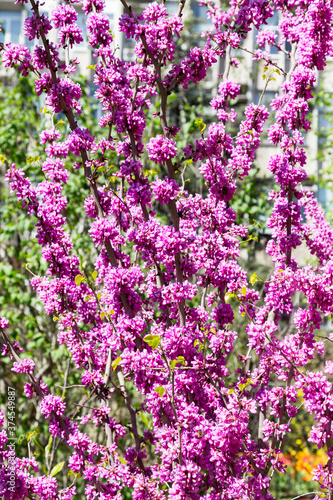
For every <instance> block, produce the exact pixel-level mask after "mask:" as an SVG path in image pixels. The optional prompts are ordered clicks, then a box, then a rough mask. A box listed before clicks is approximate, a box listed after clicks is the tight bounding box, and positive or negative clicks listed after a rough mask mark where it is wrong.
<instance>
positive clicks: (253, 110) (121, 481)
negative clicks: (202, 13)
mask: <svg viewBox="0 0 333 500" xmlns="http://www.w3.org/2000/svg"><path fill="white" fill-rule="evenodd" d="M23 1H25V2H26V1H27V0H23ZM120 1H121V3H122V6H123V11H124V14H123V15H122V16H121V18H120V21H119V29H120V31H122V32H123V33H124V36H125V37H126V38H131V39H133V41H134V58H133V61H124V60H121V59H119V57H118V55H117V50H115V48H114V44H113V38H112V34H111V32H110V28H109V21H108V17H107V16H106V15H105V14H104V13H103V9H104V3H103V1H102V0H83V1H82V3H80V2H77V0H73V1H69V0H68V1H66V2H64V3H59V4H58V5H57V6H56V7H55V8H54V10H53V12H52V15H51V16H50V17H48V16H47V15H46V14H44V13H42V12H41V8H42V4H40V3H39V2H38V1H36V0H30V4H31V10H32V15H31V16H30V17H28V18H27V19H26V20H25V23H24V32H25V35H26V36H27V37H28V39H29V40H30V41H33V40H36V41H37V42H36V44H35V46H34V48H33V49H32V50H29V49H28V48H27V46H25V45H12V44H7V45H4V44H1V52H2V61H3V65H4V66H5V67H16V68H18V70H19V72H21V74H22V75H23V76H26V75H28V74H29V73H31V74H34V75H35V77H36V81H35V90H36V95H37V96H41V95H43V96H44V98H45V106H46V107H47V109H48V110H49V111H50V112H51V114H53V117H54V118H55V119H54V121H53V122H52V124H53V123H56V120H57V117H58V115H60V116H59V117H58V118H59V119H60V118H61V117H63V118H62V119H63V120H66V121H67V122H66V123H67V129H66V130H67V132H66V134H65V137H64V136H63V135H62V134H61V133H60V132H59V129H58V128H57V127H56V126H55V125H51V126H50V127H49V128H47V129H46V130H44V131H43V132H42V133H41V134H40V136H39V142H40V144H42V145H43V147H44V148H45V150H44V151H45V152H44V156H43V161H42V171H43V173H44V180H43V181H42V182H36V178H37V176H36V177H34V178H33V177H31V178H28V177H27V176H26V175H25V171H24V169H20V168H17V167H16V166H15V164H11V162H10V158H8V159H7V161H8V172H7V179H8V182H9V185H10V189H11V191H12V192H15V193H16V196H17V199H18V200H19V201H21V202H22V203H21V205H22V210H25V213H26V217H29V218H31V220H33V221H34V222H35V224H36V230H37V239H38V243H39V245H40V246H41V247H42V255H43V258H44V259H45V261H46V262H47V263H48V268H47V272H46V274H44V275H40V276H39V275H34V276H33V277H32V279H31V282H30V283H31V286H32V287H33V289H34V290H35V291H36V293H37V294H38V297H39V300H40V301H41V303H43V306H44V309H45V311H46V313H47V314H49V315H52V316H54V318H55V320H56V324H57V329H58V343H59V344H60V345H64V346H65V347H66V349H67V350H68V352H69V353H70V364H69V365H68V371H69V370H72V371H75V372H76V373H78V374H79V377H80V387H79V389H80V390H81V391H82V393H80V390H78V389H76V392H73V393H71V392H70V388H69V390H68V391H67V392H64V393H63V395H62V396H61V395H59V394H58V393H56V392H55V391H54V390H53V389H52V388H51V389H52V390H50V387H48V385H47V384H46V383H45V382H44V381H43V380H42V379H38V378H37V377H36V375H35V371H36V368H35V361H34V360H33V359H31V358H29V357H26V356H25V355H24V352H22V349H21V347H20V345H19V344H18V343H17V342H16V341H14V340H13V338H11V325H9V323H8V321H7V320H6V318H5V317H1V321H0V333H1V336H2V341H3V346H2V355H3V356H10V359H11V360H12V365H11V370H12V371H13V372H16V373H19V374H22V376H23V377H25V379H26V380H25V386H24V392H25V396H26V397H27V398H36V399H37V400H38V405H39V408H40V413H41V415H42V416H43V418H44V419H45V422H47V425H48V429H49V434H50V436H52V439H54V440H55V441H56V442H57V443H58V444H59V443H61V444H62V450H65V456H66V460H65V461H64V463H61V464H58V465H56V466H55V469H54V468H53V469H52V471H47V470H45V468H44V469H43V468H41V467H40V464H39V463H38V462H37V460H36V456H35V455H34V454H32V453H30V448H29V453H28V456H26V457H21V458H20V457H18V456H15V445H14V443H13V441H12V436H13V430H12V428H11V425H10V418H9V420H8V425H7V428H6V429H4V430H2V431H1V433H0V465H1V469H0V495H1V497H2V498H4V499H6V500H7V499H8V500H9V499H10V500H11V499H12V500H21V499H24V498H30V499H40V500H56V499H57V500H70V499H71V498H87V499H88V500H93V499H100V500H109V499H113V498H117V499H120V498H121V497H122V495H124V494H125V493H124V492H126V494H127V495H128V494H130V497H131V498H134V499H138V500H143V499H147V500H148V499H150V500H153V499H156V500H162V499H165V498H169V499H172V500H183V499H184V500H185V499H186V500H197V499H198V498H200V497H203V498H206V499H207V500H217V499H225V500H229V499H242V500H248V499H249V500H250V499H258V500H259V499H272V498H273V496H272V494H271V493H270V483H271V481H272V477H273V476H274V475H276V474H281V473H284V472H285V467H284V464H283V462H282V461H281V460H280V459H279V454H280V453H281V450H282V449H283V443H284V440H285V439H286V436H287V435H288V433H290V429H291V427H290V426H291V425H292V424H293V422H295V421H297V418H298V416H299V414H300V411H302V412H303V413H302V415H304V412H305V413H308V414H309V415H311V418H312V420H313V426H312V428H311V431H310V434H309V437H308V439H309V441H310V442H311V443H313V445H314V446H316V447H318V448H324V449H325V450H326V456H327V459H326V462H324V463H322V464H321V465H319V466H318V467H317V468H316V469H315V470H313V478H314V480H315V481H318V483H319V484H318V490H319V492H318V495H320V498H322V497H323V495H324V497H325V498H327V499H331V498H333V494H332V485H333V464H332V460H333V429H332V415H333V394H332V393H333V386H332V382H331V381H330V380H331V376H332V375H333V363H332V362H331V361H327V362H326V365H325V368H324V370H322V371H319V370H318V371H311V370H310V369H309V366H308V365H309V364H310V363H311V361H312V360H313V359H314V358H315V357H316V356H317V355H318V354H323V353H324V343H323V342H322V340H323V339H319V338H318V335H317V334H316V330H318V329H319V328H320V326H321V324H322V322H323V320H324V319H325V318H326V317H327V316H329V315H330V314H331V313H332V310H333V286H332V285H333V282H332V273H333V262H332V261H331V260H330V259H331V253H332V249H333V231H332V229H331V227H330V226H329V224H328V222H327V221H326V219H325V216H324V213H323V211H322V209H321V208H320V206H319V205H318V203H317V201H316V199H315V197H314V195H313V192H312V191H310V190H308V189H305V188H304V187H303V186H302V184H301V183H302V181H304V180H305V179H306V178H307V174H306V162H307V159H306V155H305V151H304V148H303V143H304V132H305V131H307V130H309V129H310V122H309V120H308V118H307V113H308V111H309V100H311V98H312V95H313V88H314V85H315V82H316V78H317V74H318V71H320V70H323V69H324V67H325V60H326V58H327V57H328V56H330V55H332V54H333V51H332V40H333V31H332V20H333V19H332V2H330V1H328V0H315V1H311V0H270V1H267V0H251V1H249V0H232V1H231V2H230V4H229V6H228V8H225V9H222V8H221V7H220V6H219V5H218V4H215V3H214V2H213V1H212V0H203V1H202V4H203V5H205V6H206V10H207V16H208V19H209V20H210V22H211V29H210V30H208V31H207V32H206V33H205V34H204V37H203V43H202V44H201V45H200V46H195V47H192V48H191V50H190V52H189V53H188V54H187V55H186V56H185V57H184V58H183V59H182V60H181V61H180V62H177V63H176V62H175V43H176V41H177V38H179V37H180V35H181V32H182V30H183V21H182V16H183V12H184V7H185V0H181V1H180V3H179V8H178V12H177V13H175V14H172V15H169V14H168V12H167V9H166V6H165V5H164V2H162V3H160V4H158V3H156V2H153V3H149V4H148V5H147V6H146V7H145V9H144V11H143V14H141V15H137V14H136V13H135V12H134V11H133V10H132V8H131V7H130V5H129V4H128V3H127V2H126V0H120ZM77 3H80V4H81V7H82V9H83V11H84V12H85V13H86V15H87V19H86V25H87V32H88V40H89V44H90V46H91V49H92V51H93V56H94V57H95V58H96V64H95V65H94V75H95V76H94V84H95V86H96V92H95V97H96V99H98V101H99V102H100V104H101V108H102V116H101V118H100V122H99V127H100V130H99V133H98V134H95V135H93V134H92V132H91V130H89V129H88V128H85V127H83V126H82V124H80V114H81V104H80V97H81V88H80V85H79V84H78V83H75V82H74V81H73V78H72V76H73V73H74V72H75V70H76V65H77V64H78V63H79V61H77V60H76V59H75V58H74V59H71V58H70V52H69V49H70V48H71V49H73V50H74V53H75V46H77V45H78V44H79V43H80V42H82V32H81V30H80V29H79V27H78V26H77V23H76V21H77V12H76V10H75V8H74V5H75V4H77ZM275 12H278V13H279V16H280V22H279V30H280V33H279V39H278V40H277V39H276V37H275V35H274V33H273V32H271V31H269V30H268V29H267V28H266V27H265V25H267V23H268V21H269V19H270V18H271V17H272V16H273V15H274V13H275ZM255 29H256V30H258V35H257V39H256V40H257V46H258V48H257V49H256V50H255V51H254V52H253V59H254V60H263V61H264V62H265V65H266V66H267V67H268V68H271V69H274V70H276V69H277V70H279V71H280V73H281V74H282V76H283V84H282V85H281V91H280V93H278V94H276V96H275V97H274V99H273V100H272V101H271V103H270V110H268V109H267V108H266V107H265V106H264V105H263V104H262V101H261V98H260V100H259V102H258V103H251V104H249V105H248V106H247V107H246V109H245V113H244V116H242V117H241V123H240V126H239V129H238V132H237V133H236V135H231V134H230V133H229V132H228V130H229V129H230V126H229V124H230V122H231V123H233V122H234V121H235V118H236V113H235V111H234V110H233V109H232V107H231V102H232V101H233V100H234V99H235V98H237V96H238V95H239V93H240V85H239V83H237V82H235V81H232V80H231V79H230V70H231V67H232V66H237V65H238V64H239V60H238V59H237V57H236V55H237V54H238V52H239V51H238V52H236V50H237V49H239V48H240V47H242V46H243V43H244V40H245V39H246V37H247V35H248V34H249V33H250V32H251V31H252V30H255ZM51 30H57V37H58V38H57V43H55V42H54V41H53V42H52V41H51V39H50V36H51ZM285 42H289V43H290V45H291V51H290V52H288V51H286V55H287V57H288V58H289V60H290V64H289V67H290V69H289V71H288V73H287V72H285V71H284V69H283V68H279V67H278V65H277V63H275V62H273V61H272V60H271V59H270V54H269V52H268V51H267V50H265V47H267V45H274V46H275V47H277V49H278V50H283V51H285V49H284V47H285ZM61 50H63V51H64V54H65V62H64V63H61V61H60V57H59V52H60V51H61ZM218 58H223V60H224V72H223V74H222V75H220V76H219V78H220V83H219V85H218V91H217V94H216V96H215V97H214V98H213V99H212V101H211V103H210V104H211V107H212V110H213V111H214V113H215V116H216V119H215V121H214V123H212V124H211V125H210V126H209V127H205V126H204V124H203V123H202V122H199V128H200V132H201V134H200V136H199V138H198V139H197V140H192V141H189V142H188V143H187V145H186V147H185V148H184V147H182V148H181V147H180V146H179V140H178V139H179V137H178V133H179V129H178V128H177V127H174V126H171V125H170V113H168V100H169V96H170V95H171V93H172V92H173V91H174V90H175V88H176V87H177V88H182V89H183V91H184V92H185V93H186V90H187V88H188V85H189V83H190V82H191V83H194V84H197V83H199V82H201V81H202V80H204V79H205V78H208V77H209V68H211V67H212V65H213V64H214V63H215V62H216V61H217V60H218ZM156 99H157V100H158V101H159V109H158V111H157V112H156V115H155V118H156V117H158V119H159V133H156V134H155V133H154V136H153V137H151V136H149V134H147V131H148V130H149V120H148V119H147V117H148V114H147V112H148V110H149V109H150V108H151V102H152V101H153V100H156ZM270 113H271V114H272V115H273V118H274V120H273V125H271V126H270V127H269V129H268V138H269V141H270V142H271V144H272V145H274V146H275V147H276V149H277V154H275V155H274V156H272V157H271V158H269V161H268V169H269V170H270V171H271V173H272V176H273V177H274V180H275V187H274V189H273V190H272V191H271V193H270V198H271V200H272V202H273V204H274V207H273V209H272V212H271V214H270V215H269V217H268V219H267V225H268V227H270V228H271V229H272V237H271V239H270V241H269V243H268V245H267V248H266V252H267V253H268V254H269V255H270V256H271V259H272V261H273V263H274V271H273V273H272V275H271V276H270V277H269V279H268V280H267V281H265V282H264V283H262V287H263V288H262V293H261V294H259V292H258V288H256V281H257V280H258V278H257V276H256V275H252V276H251V277H249V276H248V275H247V272H246V271H245V270H244V269H243V268H242V267H241V265H240V261H239V253H240V243H241V242H242V241H243V240H245V239H246V238H247V234H248V228H247V227H245V225H242V224H239V223H236V216H235V212H234V211H233V209H232V208H231V201H232V200H233V199H235V197H237V185H238V184H237V183H238V181H239V180H243V179H246V177H247V176H248V174H249V171H250V169H251V167H252V165H253V162H254V160H255V156H256V151H257V149H258V147H259V146H260V141H261V138H262V134H263V126H264V124H265V122H266V120H267V119H268V117H269V115H270ZM111 154H113V157H116V160H115V167H116V170H112V169H110V168H109V166H110V165H109V159H110V155H111ZM75 157H76V158H75ZM73 158H75V160H74V161H72V159H73ZM65 162H66V163H65ZM189 162H193V164H194V165H196V166H197V168H198V171H199V173H200V175H201V176H202V178H203V180H204V182H205V184H206V186H207V190H206V192H205V193H204V194H203V195H201V194H198V193H196V194H193V193H192V194H189V193H188V191H187V190H186V185H185V183H184V182H183V181H184V177H183V173H184V168H185V166H186V164H188V163H189ZM68 163H70V168H67V165H68ZM145 169H149V170H150V171H151V172H153V174H152V175H149V176H148V177H147V176H146V175H145ZM79 170H81V171H82V172H84V176H85V183H86V186H88V187H89V190H90V195H89V196H88V197H87V198H86V200H85V202H84V206H82V213H83V214H84V217H86V220H87V221H89V231H88V232H89V237H90V241H91V246H92V247H93V248H94V251H93V252H91V253H90V254H89V255H90V256H91V255H95V258H94V262H92V263H91V264H92V266H93V269H94V270H93V272H92V273H91V274H89V273H86V272H85V269H84V266H82V264H81V263H80V260H79V258H78V256H77V254H76V252H75V249H74V246H73V243H72V240H71V234H70V227H68V226H67V225H66V217H65V212H66V207H67V203H68V201H67V199H66V197H65V196H64V194H63V191H64V188H65V187H66V183H67V181H68V179H69V176H76V175H78V171H79ZM155 172H163V174H161V175H160V176H158V175H156V173H155ZM165 173H167V175H165ZM71 201H72V202H73V203H75V200H71ZM161 205H166V206H167V210H168V213H169V214H170V218H169V219H167V220H166V218H165V217H164V218H163V217H161V216H160V209H159V207H161ZM300 245H306V246H307V247H308V248H309V250H310V252H311V253H312V255H313V263H312V264H311V265H310V264H309V265H306V266H305V267H304V266H301V265H300V264H299V263H298V262H297V260H296V258H295V252H294V250H295V249H296V248H298V247H300ZM297 294H298V295H300V294H301V295H302V297H304V304H306V305H304V306H303V307H300V306H299V305H296V304H295V296H296V295H297ZM231 304H233V307H232V305H231ZM238 315H242V316H243V318H244V320H245V322H246V330H245V337H244V338H246V340H245V341H243V342H242V343H237V337H238V335H239V332H238V331H236V328H235V325H236V324H238V323H237V322H236V321H237V316H238ZM288 316H289V317H292V328H289V329H288V331H287V332H283V331H282V332H281V322H282V321H283V318H285V317H288ZM235 349H237V351H236V352H234V350H235ZM231 355H233V360H236V362H233V363H230V362H229V360H230V356H231ZM68 371H67V373H66V376H65V379H64V386H66V384H67V380H68ZM65 388H66V387H65ZM8 394H9V396H11V394H12V391H11V389H10V390H9V392H8ZM71 394H74V395H77V400H73V396H71ZM82 394H83V395H84V394H88V397H87V400H88V402H87V403H86V404H83V403H82V402H81V397H82ZM299 394H302V398H303V399H302V410H300V406H301V405H300V404H299V399H298V396H299ZM135 398H136V402H137V401H139V405H138V404H137V403H134V399H135ZM9 400H10V401H9V402H8V404H9V406H10V407H11V408H12V407H13V403H12V398H10V397H9ZM115 400H117V401H121V402H122V403H121V404H122V406H123V410H124V412H125V414H126V417H125V418H122V419H119V418H118V417H117V415H118V414H115V413H114V407H113V402H114V401H115ZM74 405H76V406H75V408H77V411H75V412H73V411H72V409H73V406H74ZM11 408H9V410H10V409H11ZM83 408H84V409H85V411H84V412H81V410H82V409H83ZM9 414H10V413H9ZM9 414H8V415H9ZM142 421H143V423H144V424H145V425H146V427H145V428H143V426H142ZM0 423H1V424H2V425H4V415H3V414H1V418H0ZM96 427H97V428H98V433H97V434H96V432H95V431H94V429H95V428H96ZM291 438H292V436H291ZM124 439H126V443H129V445H128V446H127V447H126V450H125V451H124V450H123V449H122V448H121V446H120V444H121V442H124ZM289 439H290V438H289ZM58 444H57V445H58ZM53 458H54V457H53ZM61 467H64V470H65V471H66V472H68V474H69V476H70V478H71V483H70V484H69V485H68V484H67V486H66V487H63V486H64V485H61V484H58V482H59V481H58V480H57V477H56V475H57V472H59V471H60V469H61ZM73 478H74V479H73ZM128 492H129V493H128ZM321 493H322V494H321ZM315 494H316V493H315V492H314V493H313V495H312V496H314V495H315ZM318 495H317V496H316V498H319V496H318Z"/></svg>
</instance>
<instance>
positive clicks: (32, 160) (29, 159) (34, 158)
mask: <svg viewBox="0 0 333 500" xmlns="http://www.w3.org/2000/svg"><path fill="white" fill-rule="evenodd" d="M39 160H40V156H28V157H27V164H28V165H30V164H31V163H35V162H37V161H39Z"/></svg>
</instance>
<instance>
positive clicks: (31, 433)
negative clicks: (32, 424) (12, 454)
mask: <svg viewBox="0 0 333 500" xmlns="http://www.w3.org/2000/svg"><path fill="white" fill-rule="evenodd" d="M38 434H39V430H38V429H34V430H33V431H32V432H27V434H26V435H25V437H26V438H27V441H28V443H29V442H30V441H31V439H32V438H33V437H35V436H37V435H38Z"/></svg>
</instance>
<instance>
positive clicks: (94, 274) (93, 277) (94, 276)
mask: <svg viewBox="0 0 333 500" xmlns="http://www.w3.org/2000/svg"><path fill="white" fill-rule="evenodd" d="M91 276H92V279H93V280H94V281H96V278H97V276H98V273H97V271H94V272H93V273H92V274H91Z"/></svg>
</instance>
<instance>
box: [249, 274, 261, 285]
mask: <svg viewBox="0 0 333 500" xmlns="http://www.w3.org/2000/svg"><path fill="white" fill-rule="evenodd" d="M257 281H260V280H259V278H258V276H257V275H256V273H253V274H252V276H250V283H251V285H254V284H255V283H256V282H257Z"/></svg>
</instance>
